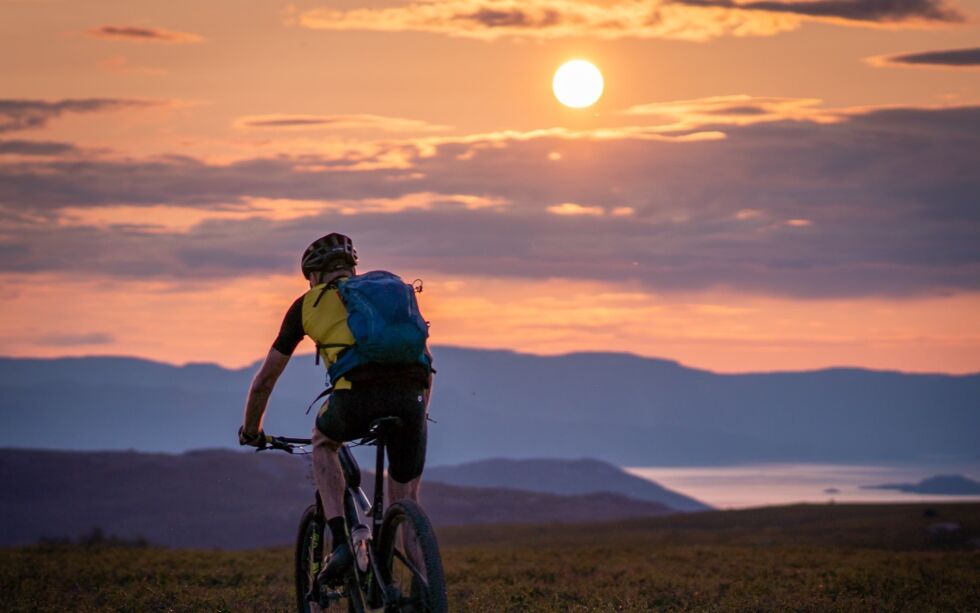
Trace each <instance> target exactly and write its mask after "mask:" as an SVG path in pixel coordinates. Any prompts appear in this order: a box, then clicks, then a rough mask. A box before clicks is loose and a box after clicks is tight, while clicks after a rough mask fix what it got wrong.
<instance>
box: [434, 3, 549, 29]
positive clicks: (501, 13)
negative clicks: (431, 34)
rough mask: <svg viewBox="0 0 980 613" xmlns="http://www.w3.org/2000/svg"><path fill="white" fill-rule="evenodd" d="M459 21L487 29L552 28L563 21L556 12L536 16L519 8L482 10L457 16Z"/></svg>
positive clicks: (545, 12)
mask: <svg viewBox="0 0 980 613" xmlns="http://www.w3.org/2000/svg"><path fill="white" fill-rule="evenodd" d="M454 19H456V20H458V21H469V22H473V23H475V24H478V25H480V26H482V27H485V28H550V27H552V26H556V25H558V24H559V23H561V21H562V15H561V13H560V12H559V11H556V10H543V11H539V12H536V13H534V14H532V13H529V12H527V11H523V10H521V9H519V8H508V9H494V8H481V9H479V10H477V11H474V12H472V13H467V14H465V15H456V16H454Z"/></svg>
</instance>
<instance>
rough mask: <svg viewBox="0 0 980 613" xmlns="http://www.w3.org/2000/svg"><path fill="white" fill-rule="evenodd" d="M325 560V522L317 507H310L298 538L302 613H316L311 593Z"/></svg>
mask: <svg viewBox="0 0 980 613" xmlns="http://www.w3.org/2000/svg"><path fill="white" fill-rule="evenodd" d="M322 560H323V520H322V519H321V518H319V517H318V516H317V512H316V505H310V506H309V507H307V509H306V510H305V511H304V512H303V517H302V519H300V522H299V534H298V535H297V537H296V557H295V561H296V610H297V611H299V612H300V613H315V612H316V611H319V610H320V608H319V605H317V606H316V608H315V609H314V608H313V606H312V603H311V602H310V601H309V600H308V596H309V594H310V591H311V590H312V589H313V585H314V583H315V581H316V575H317V573H319V572H320V564H321V563H322V562H321V561H322Z"/></svg>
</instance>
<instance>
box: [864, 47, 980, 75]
mask: <svg viewBox="0 0 980 613" xmlns="http://www.w3.org/2000/svg"><path fill="white" fill-rule="evenodd" d="M866 61H867V62H868V63H870V64H872V65H874V66H906V67H908V66H912V67H916V68H953V69H959V70H970V69H973V70H975V69H977V68H980V47H973V48H969V49H943V50H939V51H919V52H915V53H898V54H894V55H877V56H874V57H869V58H866Z"/></svg>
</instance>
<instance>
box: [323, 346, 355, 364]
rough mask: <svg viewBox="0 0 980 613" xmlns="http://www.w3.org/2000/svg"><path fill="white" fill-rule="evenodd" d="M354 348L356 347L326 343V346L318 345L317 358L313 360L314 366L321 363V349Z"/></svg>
mask: <svg viewBox="0 0 980 613" xmlns="http://www.w3.org/2000/svg"><path fill="white" fill-rule="evenodd" d="M353 346H354V345H349V344H347V343H324V344H320V343H317V344H316V358H315V359H314V360H313V363H314V364H319V363H320V350H321V349H330V348H332V347H353Z"/></svg>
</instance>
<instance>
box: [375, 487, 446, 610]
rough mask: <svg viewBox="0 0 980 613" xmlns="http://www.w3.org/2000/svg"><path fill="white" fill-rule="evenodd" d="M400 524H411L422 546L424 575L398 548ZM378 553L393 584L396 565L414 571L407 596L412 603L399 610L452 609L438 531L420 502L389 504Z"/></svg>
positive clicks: (386, 575) (383, 568)
mask: <svg viewBox="0 0 980 613" xmlns="http://www.w3.org/2000/svg"><path fill="white" fill-rule="evenodd" d="M400 527H408V528H410V529H411V530H412V534H413V535H414V542H415V543H416V544H417V546H418V552H417V553H418V555H421V557H422V561H423V565H424V567H425V568H424V572H425V576H424V577H421V576H419V574H418V573H417V572H416V571H415V570H414V569H412V568H410V567H409V566H408V565H407V564H405V563H404V562H403V560H404V558H405V553H404V552H401V551H400V550H399V549H398V546H397V543H396V541H397V540H398V534H399V533H400V532H399V528H400ZM402 533H404V532H402ZM399 554H401V556H402V557H401V558H399ZM378 555H379V556H380V558H379V562H380V564H379V566H380V567H381V573H382V579H383V580H384V582H385V584H389V585H391V584H392V583H393V582H394V580H395V574H396V573H395V566H396V564H397V565H400V566H401V567H402V569H406V570H407V571H408V572H410V573H411V575H412V577H413V579H412V582H411V586H410V591H409V596H408V597H407V598H406V599H407V600H410V601H412V602H410V603H407V604H406V605H405V606H399V607H398V608H396V609H395V610H398V611H406V612H407V611H412V612H415V611H419V610H422V611H428V612H429V613H444V612H446V611H448V610H449V604H448V601H447V598H446V579H445V575H444V573H443V570H442V556H441V555H440V553H439V543H438V542H437V541H436V534H435V531H433V529H432V524H431V523H429V518H428V517H427V516H426V515H425V511H423V510H422V507H420V506H419V505H418V503H416V502H414V501H412V500H399V501H398V502H396V503H394V504H392V505H391V506H390V507H388V510H387V511H385V515H384V521H383V523H382V524H381V537H380V543H379V546H378ZM419 570H421V569H419ZM399 587H402V586H399ZM419 605H421V607H420V606H419Z"/></svg>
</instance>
